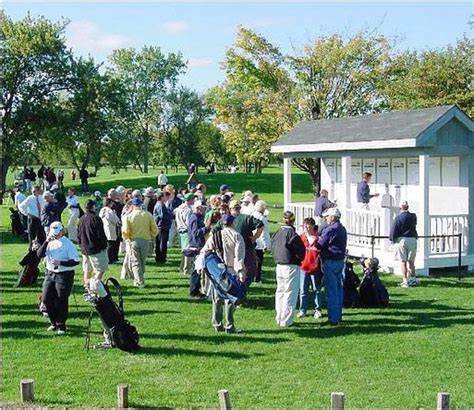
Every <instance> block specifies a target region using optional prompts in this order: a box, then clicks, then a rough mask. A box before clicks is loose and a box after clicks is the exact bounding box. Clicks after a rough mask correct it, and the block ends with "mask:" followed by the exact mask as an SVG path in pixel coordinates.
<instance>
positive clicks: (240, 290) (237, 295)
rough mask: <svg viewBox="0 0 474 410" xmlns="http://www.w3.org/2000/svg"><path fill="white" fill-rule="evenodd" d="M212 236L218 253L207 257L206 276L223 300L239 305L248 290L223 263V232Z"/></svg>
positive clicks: (205, 260) (205, 261)
mask: <svg viewBox="0 0 474 410" xmlns="http://www.w3.org/2000/svg"><path fill="white" fill-rule="evenodd" d="M212 236H213V240H214V243H215V245H216V248H217V252H216V253H210V254H208V255H206V257H205V259H204V263H205V268H206V269H205V272H206V275H207V277H208V278H209V279H210V281H211V282H212V284H213V286H214V288H215V289H216V292H217V294H218V295H219V296H220V297H221V298H223V299H227V300H229V301H230V302H231V303H233V304H235V305H238V304H240V303H241V302H242V301H243V300H244V299H245V296H246V295H247V289H246V287H245V285H244V284H243V283H242V282H240V280H239V278H238V277H237V276H236V275H234V274H233V273H231V272H229V271H228V269H227V266H226V265H225V263H224V262H223V259H224V258H223V257H222V255H223V253H224V251H223V249H224V248H223V245H222V234H221V232H220V231H218V232H214V233H213V234H212Z"/></svg>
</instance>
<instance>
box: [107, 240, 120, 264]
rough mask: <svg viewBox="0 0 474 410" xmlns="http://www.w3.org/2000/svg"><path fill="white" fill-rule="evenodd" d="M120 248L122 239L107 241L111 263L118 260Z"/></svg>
mask: <svg viewBox="0 0 474 410" xmlns="http://www.w3.org/2000/svg"><path fill="white" fill-rule="evenodd" d="M119 249H120V241H119V240H118V239H117V240H116V241H107V256H108V257H109V263H114V262H117V261H118V254H119Z"/></svg>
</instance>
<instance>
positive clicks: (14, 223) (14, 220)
mask: <svg viewBox="0 0 474 410" xmlns="http://www.w3.org/2000/svg"><path fill="white" fill-rule="evenodd" d="M9 209H10V223H11V228H12V234H13V235H16V236H19V237H20V238H21V239H23V240H25V239H27V235H26V232H25V227H24V226H23V224H22V223H21V215H20V212H18V211H17V210H16V209H15V208H9Z"/></svg>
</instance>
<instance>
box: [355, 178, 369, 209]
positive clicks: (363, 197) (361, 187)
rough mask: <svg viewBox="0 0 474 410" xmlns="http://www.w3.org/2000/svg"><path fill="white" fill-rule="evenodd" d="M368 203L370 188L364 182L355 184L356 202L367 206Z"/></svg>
mask: <svg viewBox="0 0 474 410" xmlns="http://www.w3.org/2000/svg"><path fill="white" fill-rule="evenodd" d="M369 201H370V188H369V184H368V183H367V182H365V181H360V182H359V183H358V184H357V202H362V203H363V204H368V203H369Z"/></svg>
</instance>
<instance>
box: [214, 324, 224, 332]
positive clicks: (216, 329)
mask: <svg viewBox="0 0 474 410" xmlns="http://www.w3.org/2000/svg"><path fill="white" fill-rule="evenodd" d="M214 330H215V331H216V332H217V333H219V332H223V331H224V326H214Z"/></svg>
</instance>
